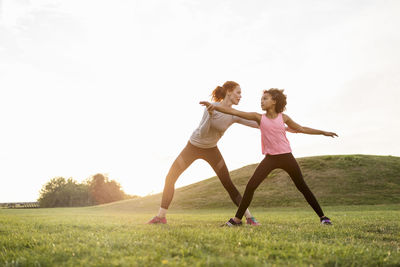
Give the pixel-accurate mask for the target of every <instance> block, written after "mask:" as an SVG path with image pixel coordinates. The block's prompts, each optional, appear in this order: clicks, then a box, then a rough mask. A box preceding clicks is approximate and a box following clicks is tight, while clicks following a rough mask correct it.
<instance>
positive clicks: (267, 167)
mask: <svg viewBox="0 0 400 267" xmlns="http://www.w3.org/2000/svg"><path fill="white" fill-rule="evenodd" d="M278 168H279V169H283V170H285V171H286V172H287V173H288V174H289V175H290V178H292V181H293V182H294V184H295V185H296V187H297V189H298V190H299V191H300V192H301V193H302V194H303V196H304V197H305V199H306V200H307V202H308V204H310V206H311V207H312V208H313V209H314V211H315V212H316V213H317V214H318V216H319V217H322V216H324V213H323V212H322V209H321V207H320V206H319V204H318V201H317V199H316V198H315V196H314V194H313V193H312V192H311V190H310V189H309V188H308V186H307V184H306V183H305V181H304V179H303V175H302V174H301V171H300V167H299V165H298V164H297V161H296V159H295V158H294V157H293V155H292V153H286V154H279V155H266V156H265V158H264V159H263V160H262V161H261V162H260V164H259V165H258V166H257V168H256V170H255V171H254V174H253V176H252V177H251V178H250V180H249V182H248V183H247V186H246V190H245V191H244V194H243V200H242V202H241V203H240V205H239V208H238V210H237V212H236V217H237V218H239V219H241V218H242V217H243V214H244V212H245V210H246V209H247V208H248V207H249V205H250V203H251V200H252V199H253V195H254V191H255V190H256V189H257V187H258V186H259V185H260V184H261V182H262V181H264V179H265V178H267V176H268V174H269V173H270V172H271V171H272V170H274V169H278Z"/></svg>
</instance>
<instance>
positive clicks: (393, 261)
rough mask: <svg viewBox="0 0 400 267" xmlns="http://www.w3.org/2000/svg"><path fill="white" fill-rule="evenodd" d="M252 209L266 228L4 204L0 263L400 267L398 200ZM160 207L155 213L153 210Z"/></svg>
mask: <svg viewBox="0 0 400 267" xmlns="http://www.w3.org/2000/svg"><path fill="white" fill-rule="evenodd" d="M324 210H325V213H326V214H327V215H328V216H330V217H331V219H332V221H333V223H334V226H332V227H327V226H321V225H319V221H318V218H317V217H316V215H315V214H314V212H313V211H312V209H311V208H308V207H307V208H298V207H294V208H293V207H292V208H285V207H283V208H268V209H262V210H261V209H254V210H253V214H254V215H255V216H256V217H257V218H258V220H259V221H260V222H261V223H262V226H260V227H248V226H244V227H241V228H221V227H219V225H220V224H221V223H223V222H225V221H226V220H227V219H228V218H229V217H231V216H232V215H233V214H234V211H235V210H234V209H233V208H231V209H222V210H221V209H209V210H205V209H203V210H198V211H194V210H186V211H184V210H180V211H176V212H171V213H170V214H169V215H168V220H169V225H145V224H144V223H145V222H146V221H147V220H149V219H150V218H151V216H152V215H154V214H153V212H152V213H136V214H134V213H127V212H120V211H116V212H115V211H114V212H111V211H110V210H109V209H104V207H103V208H97V209H94V208H64V209H61V208H60V209H32V210H11V209H0V266H311V265H313V266H400V223H399V218H400V205H376V206H335V207H333V206H331V207H324ZM154 212H155V211H154Z"/></svg>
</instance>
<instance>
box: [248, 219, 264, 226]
mask: <svg viewBox="0 0 400 267" xmlns="http://www.w3.org/2000/svg"><path fill="white" fill-rule="evenodd" d="M246 224H250V225H252V226H260V225H261V223H259V222H257V220H256V218H254V217H251V218H246Z"/></svg>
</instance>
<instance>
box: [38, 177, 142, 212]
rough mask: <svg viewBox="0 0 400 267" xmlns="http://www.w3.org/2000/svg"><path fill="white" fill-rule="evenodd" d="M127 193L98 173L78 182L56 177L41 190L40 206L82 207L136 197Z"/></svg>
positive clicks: (114, 182)
mask: <svg viewBox="0 0 400 267" xmlns="http://www.w3.org/2000/svg"><path fill="white" fill-rule="evenodd" d="M136 197H137V196H131V195H128V194H125V192H124V191H123V190H122V188H121V185H120V184H119V183H117V182H116V181H114V180H109V179H108V177H107V176H106V175H104V174H101V173H98V174H95V175H93V176H91V177H90V178H88V179H86V180H85V181H84V182H82V183H78V182H77V181H75V180H74V179H72V178H68V179H65V178H64V177H55V178H53V179H51V180H50V181H49V182H47V183H46V184H45V185H43V187H42V189H41V190H40V196H39V199H38V201H39V203H40V207H43V208H50V207H81V206H91V205H99V204H104V203H109V202H114V201H119V200H123V199H130V198H136Z"/></svg>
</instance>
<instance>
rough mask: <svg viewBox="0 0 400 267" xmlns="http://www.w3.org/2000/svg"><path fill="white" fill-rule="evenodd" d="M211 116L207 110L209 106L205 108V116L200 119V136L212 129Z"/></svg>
mask: <svg viewBox="0 0 400 267" xmlns="http://www.w3.org/2000/svg"><path fill="white" fill-rule="evenodd" d="M210 125H211V118H210V114H209V113H208V111H207V108H205V109H204V114H203V118H202V119H201V121H200V126H199V132H200V136H205V135H206V134H207V133H208V131H209V130H210Z"/></svg>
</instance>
